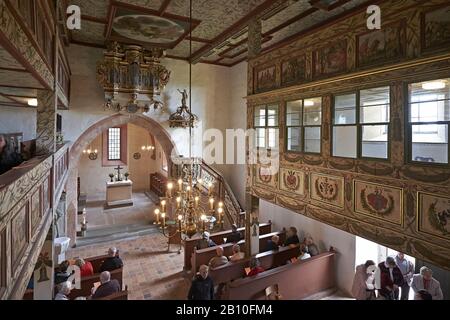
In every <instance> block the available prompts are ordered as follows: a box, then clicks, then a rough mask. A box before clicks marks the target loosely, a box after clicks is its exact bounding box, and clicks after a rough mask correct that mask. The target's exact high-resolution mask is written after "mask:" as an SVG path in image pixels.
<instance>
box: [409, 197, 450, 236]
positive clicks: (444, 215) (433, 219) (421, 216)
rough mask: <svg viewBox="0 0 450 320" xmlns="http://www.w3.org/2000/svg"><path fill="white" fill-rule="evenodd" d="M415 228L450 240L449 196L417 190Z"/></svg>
mask: <svg viewBox="0 0 450 320" xmlns="http://www.w3.org/2000/svg"><path fill="white" fill-rule="evenodd" d="M417 198H418V208H417V214H418V217H417V222H418V224H417V230H418V231H419V232H423V233H426V234H430V235H433V236H437V237H440V238H444V239H446V240H450V198H448V197H442V196H438V195H435V194H431V193H425V192H418V194H417Z"/></svg>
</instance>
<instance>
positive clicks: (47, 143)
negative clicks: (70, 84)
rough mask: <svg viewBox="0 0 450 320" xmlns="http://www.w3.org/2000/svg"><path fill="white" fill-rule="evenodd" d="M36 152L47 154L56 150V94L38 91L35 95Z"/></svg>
mask: <svg viewBox="0 0 450 320" xmlns="http://www.w3.org/2000/svg"><path fill="white" fill-rule="evenodd" d="M37 100H38V106H37V113H36V118H37V127H36V152H37V154H39V155H40V154H49V153H53V152H55V150H56V108H57V97H56V93H55V92H52V91H49V90H39V91H38V95H37Z"/></svg>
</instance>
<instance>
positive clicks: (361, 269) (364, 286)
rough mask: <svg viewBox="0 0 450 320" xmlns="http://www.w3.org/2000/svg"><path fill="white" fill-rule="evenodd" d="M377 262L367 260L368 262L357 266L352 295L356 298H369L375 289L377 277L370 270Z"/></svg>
mask: <svg viewBox="0 0 450 320" xmlns="http://www.w3.org/2000/svg"><path fill="white" fill-rule="evenodd" d="M374 265H375V262H373V261H372V260H367V261H366V263H364V264H360V265H358V266H356V272H355V277H354V278H353V286H352V295H353V298H355V299H356V300H368V299H369V298H370V297H371V295H370V293H371V292H373V290H374V281H375V277H374V275H373V273H372V272H369V271H368V268H369V267H370V266H374Z"/></svg>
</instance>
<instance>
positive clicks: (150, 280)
mask: <svg viewBox="0 0 450 320" xmlns="http://www.w3.org/2000/svg"><path fill="white" fill-rule="evenodd" d="M111 246H115V247H116V248H118V249H119V251H120V256H121V258H122V260H123V263H124V273H123V282H124V284H125V285H128V291H129V299H130V300H144V299H145V300H175V299H177V300H180V299H181V300H183V299H186V297H187V292H188V290H189V285H190V283H189V281H188V280H186V279H185V278H184V277H183V275H182V269H183V252H181V254H178V253H177V248H175V246H172V248H171V249H172V250H171V251H172V252H170V253H167V241H166V239H165V238H164V237H163V236H162V235H161V234H160V233H155V234H150V235H146V236H142V237H139V238H136V239H125V240H119V241H115V242H109V243H103V244H95V245H89V246H83V247H79V248H75V249H71V250H70V251H69V252H68V254H67V258H74V257H93V256H97V255H102V254H105V253H106V252H107V250H108V248H109V247H111Z"/></svg>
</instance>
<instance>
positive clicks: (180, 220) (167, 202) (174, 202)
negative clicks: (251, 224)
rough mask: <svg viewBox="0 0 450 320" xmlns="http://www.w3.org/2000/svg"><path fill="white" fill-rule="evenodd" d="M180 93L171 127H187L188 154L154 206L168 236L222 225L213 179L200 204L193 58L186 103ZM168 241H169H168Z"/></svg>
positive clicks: (160, 223) (200, 180)
mask: <svg viewBox="0 0 450 320" xmlns="http://www.w3.org/2000/svg"><path fill="white" fill-rule="evenodd" d="M189 20H190V31H189V51H190V55H192V40H191V39H192V37H191V33H192V0H190V1H189ZM178 91H179V92H180V93H181V94H182V106H181V107H179V108H178V110H177V112H175V113H174V114H172V115H171V117H170V120H171V122H170V126H171V127H183V128H186V127H188V128H189V157H188V158H178V159H176V162H177V163H178V164H179V168H181V170H179V171H180V175H179V177H178V179H177V180H171V181H169V182H168V183H167V186H166V187H167V189H166V195H165V197H161V198H160V205H159V207H158V208H156V209H155V211H154V213H155V215H156V222H155V224H157V225H159V226H160V228H159V229H160V230H161V231H162V233H163V235H164V236H166V237H168V238H170V237H174V236H177V235H178V234H179V235H180V236H182V235H186V236H187V237H188V238H191V237H192V236H193V235H195V234H197V233H201V232H204V231H206V230H207V229H208V230H209V229H212V226H213V225H214V223H216V222H217V223H218V224H219V226H220V228H221V229H223V223H224V207H223V202H222V201H218V199H216V198H217V196H218V195H217V194H216V193H215V191H214V185H213V184H212V183H209V184H207V186H206V187H207V190H208V198H207V204H206V207H208V208H209V209H205V208H204V207H203V206H202V189H206V187H205V185H204V181H203V180H202V179H201V177H200V176H199V174H198V173H199V172H200V171H199V168H200V165H201V159H199V158H195V157H192V128H193V126H194V124H195V122H196V121H197V120H198V118H197V116H196V115H194V114H192V95H191V92H192V62H191V61H189V107H188V106H187V101H186V100H187V96H188V94H187V92H186V90H183V91H180V90H178ZM170 226H171V227H172V230H175V231H174V232H172V233H171V232H166V229H167V228H168V227H170ZM169 243H170V241H169Z"/></svg>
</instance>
